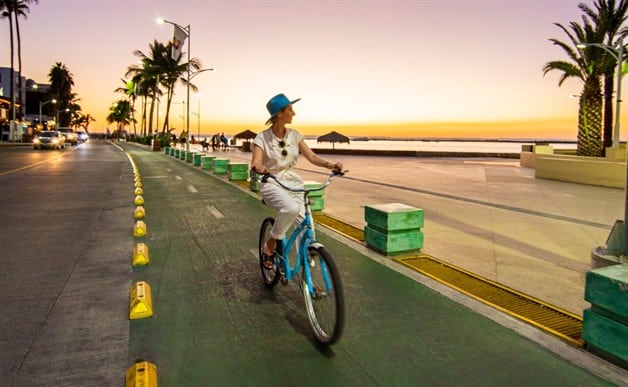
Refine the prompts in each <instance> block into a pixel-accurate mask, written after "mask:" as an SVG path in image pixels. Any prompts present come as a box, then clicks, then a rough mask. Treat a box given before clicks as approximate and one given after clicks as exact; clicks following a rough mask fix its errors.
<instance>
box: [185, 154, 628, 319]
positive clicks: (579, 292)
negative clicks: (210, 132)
mask: <svg viewBox="0 0 628 387" xmlns="http://www.w3.org/2000/svg"><path fill="white" fill-rule="evenodd" d="M192 147H193V149H194V150H200V147H197V146H195V145H192ZM209 154H212V153H211V152H210V153H209ZM213 154H215V155H218V156H221V157H228V158H232V159H239V160H242V161H247V162H248V161H249V160H250V153H243V152H240V151H238V150H230V151H229V152H224V151H220V152H215V153H213ZM323 157H325V158H327V159H330V160H340V161H342V162H343V163H344V165H345V168H346V169H347V170H349V173H348V174H347V175H346V177H345V178H343V179H338V180H336V181H335V182H334V185H333V186H332V187H331V188H330V189H328V190H327V192H326V194H325V195H326V196H325V212H326V213H328V214H330V215H332V216H334V217H336V218H338V219H340V220H342V221H345V222H347V223H349V224H352V225H354V226H356V227H358V228H363V227H364V225H365V222H364V206H365V205H369V204H379V203H391V202H399V203H404V204H407V205H410V206H414V207H417V208H422V209H423V210H424V211H425V227H424V228H423V233H424V236H425V244H424V248H423V250H422V251H423V252H425V253H427V254H430V255H432V256H434V257H436V258H438V259H440V260H442V261H445V262H449V263H451V264H453V265H455V266H458V267H460V268H463V269H466V270H468V271H471V272H473V273H475V274H478V275H481V276H483V277H485V278H488V279H490V280H493V281H496V282H498V283H501V284H503V285H506V286H508V287H511V288H514V289H516V290H518V291H520V292H523V293H526V294H528V295H531V296H533V297H536V298H538V299H540V300H542V301H545V302H548V303H550V304H552V305H555V306H558V307H560V308H563V309H565V310H567V311H570V312H572V313H574V314H577V315H582V312H583V310H584V309H585V308H588V303H587V302H585V301H584V299H583V296H584V280H585V274H586V272H587V271H588V270H589V269H590V267H591V249H593V248H594V247H596V246H603V245H604V244H605V241H606V238H607V237H608V234H609V232H610V230H611V227H612V225H613V223H614V222H615V220H616V219H622V218H623V211H624V190H622V189H615V188H604V187H595V186H587V185H581V184H573V183H563V182H558V181H550V180H542V179H536V178H535V177H534V170H533V169H530V168H524V167H521V166H519V161H518V160H512V159H495V158H492V159H482V158H416V157H377V156H346V155H343V156H334V155H323ZM297 168H299V169H301V171H300V172H301V173H302V175H303V177H304V178H305V179H306V180H319V181H320V180H321V179H323V178H324V176H323V174H322V173H321V172H322V171H321V170H320V168H317V167H314V166H312V165H311V164H309V163H308V162H307V160H305V159H303V158H301V160H300V161H299V163H298V165H297Z"/></svg>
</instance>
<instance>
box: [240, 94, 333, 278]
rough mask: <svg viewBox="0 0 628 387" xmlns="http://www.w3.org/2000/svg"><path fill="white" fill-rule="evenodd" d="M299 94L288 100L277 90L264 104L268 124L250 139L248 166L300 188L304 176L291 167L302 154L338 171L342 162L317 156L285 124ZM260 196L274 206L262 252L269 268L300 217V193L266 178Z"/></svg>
mask: <svg viewBox="0 0 628 387" xmlns="http://www.w3.org/2000/svg"><path fill="white" fill-rule="evenodd" d="M300 99H301V98H297V99H295V100H293V101H290V100H289V99H288V98H287V97H286V96H285V95H284V94H277V95H276V96H274V97H273V98H271V99H270V100H269V101H268V103H267V104H266V109H268V112H269V113H270V118H269V119H268V120H267V121H266V125H268V124H269V123H270V124H271V126H270V127H269V128H268V129H266V130H264V131H262V132H260V133H259V134H258V135H257V136H256V137H255V140H253V145H254V146H253V156H252V159H251V169H252V170H253V171H254V172H255V173H258V174H260V175H265V174H267V173H272V174H274V175H275V176H276V177H277V178H278V179H279V180H280V181H281V182H282V183H283V184H284V185H286V186H288V187H291V188H303V179H302V178H301V176H300V175H299V174H298V173H297V172H296V171H295V170H294V169H293V168H294V167H295V166H296V164H297V160H298V158H299V154H303V155H304V156H305V158H306V159H307V160H308V161H309V162H310V163H312V164H314V165H317V166H319V167H325V168H327V169H333V170H337V171H341V170H342V163H341V162H331V161H327V160H325V159H323V158H321V157H319V156H317V155H316V154H315V153H314V152H313V151H312V150H311V149H310V147H309V146H307V144H306V143H305V141H304V140H303V135H302V134H301V133H299V132H297V131H296V130H294V129H290V128H287V127H286V124H291V123H292V117H294V115H295V112H294V110H293V109H292V104H294V103H296V102H298V101H299V100H300ZM260 193H261V194H262V199H263V200H264V202H265V203H266V204H267V205H269V206H270V207H272V208H274V209H275V210H277V216H276V218H275V224H274V226H273V228H272V230H271V233H270V238H269V239H268V240H267V241H266V243H265V244H264V251H263V252H262V253H263V255H264V257H265V259H264V266H266V267H267V268H272V265H273V259H274V255H275V248H276V246H277V240H282V239H283V238H284V237H285V234H286V232H287V231H288V229H289V228H290V226H291V225H292V224H293V223H295V222H300V221H301V220H303V217H304V216H305V214H304V206H303V195H302V194H300V193H293V192H288V191H286V190H284V189H283V188H281V187H279V186H278V185H277V184H276V183H274V182H273V181H271V180H269V181H268V182H266V183H262V187H261V189H260Z"/></svg>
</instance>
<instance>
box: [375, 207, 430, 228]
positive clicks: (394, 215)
mask: <svg viewBox="0 0 628 387" xmlns="http://www.w3.org/2000/svg"><path fill="white" fill-rule="evenodd" d="M364 219H365V220H366V223H367V224H368V226H369V227H371V228H377V229H379V230H381V231H384V232H386V231H388V232H390V231H399V230H413V229H420V228H421V227H423V222H424V215H423V210H421V209H419V208H415V207H410V206H408V205H405V204H401V203H386V204H377V205H373V206H366V207H365V208H364Z"/></svg>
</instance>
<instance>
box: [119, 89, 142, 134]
mask: <svg viewBox="0 0 628 387" xmlns="http://www.w3.org/2000/svg"><path fill="white" fill-rule="evenodd" d="M121 81H122V83H124V86H123V87H118V88H117V89H116V90H115V92H116V93H123V94H124V95H125V96H126V97H127V99H128V100H129V103H130V104H131V107H132V109H131V114H133V134H135V135H137V126H136V125H135V123H136V122H137V120H136V119H135V116H134V112H135V101H136V100H137V95H138V89H139V85H138V82H137V79H132V80H130V81H125V80H124V79H121ZM145 118H146V114H145V111H144V109H143V107H142V135H145V133H146V126H145Z"/></svg>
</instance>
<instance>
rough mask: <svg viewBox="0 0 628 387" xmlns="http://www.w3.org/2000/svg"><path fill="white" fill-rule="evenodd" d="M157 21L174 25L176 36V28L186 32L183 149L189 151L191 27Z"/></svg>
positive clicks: (166, 21)
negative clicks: (185, 92) (185, 114)
mask: <svg viewBox="0 0 628 387" xmlns="http://www.w3.org/2000/svg"><path fill="white" fill-rule="evenodd" d="M157 23H159V24H163V23H168V24H172V25H173V26H174V27H175V37H176V30H177V28H179V29H181V31H183V32H185V33H186V34H187V40H188V63H187V68H188V71H187V73H188V82H187V105H188V106H187V118H186V124H185V151H186V152H189V151H190V50H191V48H190V40H191V33H190V31H191V27H190V24H188V25H187V26H185V27H181V25H179V24H177V23H174V22H171V21H168V20H166V19H163V18H158V19H157Z"/></svg>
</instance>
